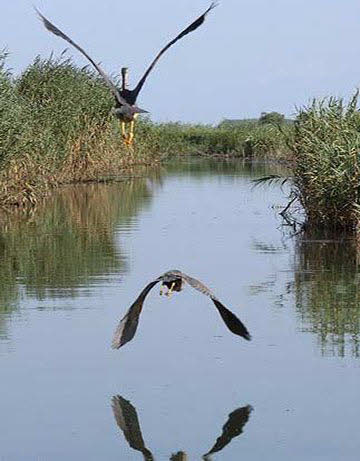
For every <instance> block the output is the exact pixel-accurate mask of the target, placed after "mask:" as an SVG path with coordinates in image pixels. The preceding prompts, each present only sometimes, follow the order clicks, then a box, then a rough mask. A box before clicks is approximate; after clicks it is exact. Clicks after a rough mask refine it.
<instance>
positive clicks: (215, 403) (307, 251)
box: [0, 161, 360, 461]
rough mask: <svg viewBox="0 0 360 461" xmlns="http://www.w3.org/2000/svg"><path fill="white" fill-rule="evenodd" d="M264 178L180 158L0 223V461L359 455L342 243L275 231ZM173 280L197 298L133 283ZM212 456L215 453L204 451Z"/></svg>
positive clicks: (276, 192)
mask: <svg viewBox="0 0 360 461" xmlns="http://www.w3.org/2000/svg"><path fill="white" fill-rule="evenodd" d="M272 171H273V170H271V168H270V167H265V166H252V165H249V164H247V165H242V164H240V163H233V162H214V161H212V162H205V161H203V162H190V163H187V164H180V165H179V164H177V165H170V166H169V167H167V168H162V169H159V170H154V171H151V172H145V173H144V172H141V173H140V174H139V177H138V178H137V179H134V180H127V181H124V182H118V183H113V184H110V185H89V186H81V187H68V188H65V189H63V190H62V191H61V193H59V194H57V195H56V196H54V197H52V198H51V199H49V200H48V201H47V203H46V207H44V208H43V209H39V210H37V211H36V213H34V214H33V215H29V216H27V217H24V216H4V215H3V216H1V218H0V257H1V265H0V370H1V372H0V373H1V375H0V382H1V392H0V424H1V427H0V459H1V460H9V461H11V460H16V461H22V460H26V461H32V460H34V461H35V460H46V461H48V460H49V461H56V460H68V461H69V460H76V461H78V460H83V459H84V460H85V459H86V460H88V461H89V460H94V461H95V460H109V461H110V460H142V459H145V460H153V459H156V460H169V459H172V460H178V461H180V460H201V459H204V460H205V459H206V460H226V461H229V460H230V461H232V460H240V459H241V460H245V459H246V460H277V461H282V460H284V461H285V460H286V461H288V460H289V459H291V460H299V461H300V460H301V461H303V460H306V461H310V460H326V461H332V460H339V461H343V460H347V461H352V460H357V459H358V456H359V450H360V437H359V430H358V423H359V417H360V399H359V389H360V360H359V355H360V351H359V331H360V295H359V282H360V275H359V272H358V271H357V254H356V248H355V245H354V244H353V243H352V242H351V241H345V242H342V241H329V240H325V239H319V240H312V241H308V240H306V239H305V238H304V237H300V236H297V237H294V238H289V237H288V236H287V235H286V234H284V232H283V231H282V229H281V228H280V225H281V221H280V220H279V218H278V216H277V213H276V211H277V210H278V209H279V207H281V206H284V205H285V204H286V199H285V198H284V195H283V192H282V191H281V190H280V189H279V188H276V187H275V188H271V189H268V188H261V187H260V188H259V187H257V188H253V186H252V183H251V180H252V179H253V178H256V177H259V176H262V175H265V174H268V173H270V172H272ZM168 269H181V270H183V271H184V272H187V273H188V274H190V275H193V276H195V277H198V278H199V279H200V280H202V281H204V282H205V283H206V284H209V285H210V286H211V287H212V288H213V290H214V291H215V293H216V294H217V296H218V297H219V298H220V299H221V300H222V301H223V303H224V304H225V305H227V306H228V307H229V308H230V309H232V310H233V311H234V312H236V313H237V315H238V316H239V317H240V318H241V319H242V321H243V322H244V323H245V325H246V326H247V328H248V329H249V331H250V333H251V334H252V336H253V341H251V342H247V341H244V340H243V339H241V338H239V337H237V336H234V335H232V334H231V333H230V332H229V331H227V330H226V328H225V326H224V324H223V323H222V322H221V320H220V317H219V315H218V313H217V312H216V310H215V309H214V306H213V304H212V303H211V301H210V300H209V299H207V298H206V297H204V296H202V295H201V294H199V293H197V292H195V291H193V290H192V289H191V288H190V287H187V288H186V289H185V290H184V291H183V292H181V293H178V294H175V295H174V296H173V297H172V298H171V299H167V298H166V297H160V296H159V290H158V287H155V288H154V289H153V291H152V292H151V293H150V295H149V296H148V299H147V301H146V303H145V308H144V311H143V314H142V318H141V321H140V326H139V329H138V332H137V335H136V336H135V338H134V340H133V341H132V342H130V343H129V344H127V345H126V346H124V347H123V348H122V349H120V350H118V351H113V350H111V349H110V342H111V337H112V333H113V330H114V328H115V325H116V322H117V321H118V319H119V318H120V317H121V316H122V315H123V313H124V311H125V310H126V309H127V307H128V306H129V305H130V304H131V303H132V302H133V300H134V299H135V297H136V296H137V295H138V293H139V292H140V291H141V289H142V288H143V287H144V285H145V284H147V283H148V282H149V281H151V280H153V279H154V278H156V277H157V276H158V275H160V274H161V273H163V272H165V271H166V270H168ZM209 452H212V454H209Z"/></svg>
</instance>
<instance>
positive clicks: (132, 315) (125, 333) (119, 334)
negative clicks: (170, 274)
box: [111, 279, 160, 349]
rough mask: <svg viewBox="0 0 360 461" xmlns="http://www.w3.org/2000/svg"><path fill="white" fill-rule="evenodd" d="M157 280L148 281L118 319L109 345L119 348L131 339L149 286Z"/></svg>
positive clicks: (153, 284)
mask: <svg viewBox="0 0 360 461" xmlns="http://www.w3.org/2000/svg"><path fill="white" fill-rule="evenodd" d="M159 281H160V279H156V280H154V281H153V282H150V283H149V284H148V285H147V286H146V287H145V288H144V289H143V291H142V292H141V293H140V295H139V296H138V298H137V299H136V300H135V302H134V303H133V304H132V305H131V306H130V308H129V309H128V311H127V312H126V314H125V315H124V317H123V318H122V319H121V320H120V323H119V325H118V326H117V328H116V330H115V333H114V337H113V340H112V343H111V347H112V348H113V349H119V348H120V347H121V346H123V345H124V344H126V343H127V342H129V341H131V340H132V339H133V337H134V336H135V333H136V329H137V327H138V323H139V318H140V314H141V310H142V308H143V304H144V301H145V298H146V296H147V295H148V293H149V291H150V290H151V288H152V287H153V286H155V285H156V284H157V283H158V282H159Z"/></svg>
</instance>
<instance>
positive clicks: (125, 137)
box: [120, 122, 127, 140]
mask: <svg viewBox="0 0 360 461" xmlns="http://www.w3.org/2000/svg"><path fill="white" fill-rule="evenodd" d="M120 123H121V136H122V137H123V139H124V140H126V139H127V136H126V129H125V122H120Z"/></svg>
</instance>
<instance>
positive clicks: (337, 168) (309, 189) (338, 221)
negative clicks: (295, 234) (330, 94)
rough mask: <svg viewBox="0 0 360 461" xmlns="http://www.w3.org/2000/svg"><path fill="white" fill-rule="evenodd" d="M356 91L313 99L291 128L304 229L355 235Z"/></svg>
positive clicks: (358, 211)
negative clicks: (349, 96) (345, 95)
mask: <svg viewBox="0 0 360 461" xmlns="http://www.w3.org/2000/svg"><path fill="white" fill-rule="evenodd" d="M358 96H359V94H358V92H356V93H355V95H354V96H353V97H352V99H351V100H350V101H349V102H347V103H346V102H344V100H343V99H341V98H329V99H325V100H320V101H319V100H314V101H313V102H312V104H310V105H309V106H308V107H304V108H302V109H301V110H300V111H299V113H298V116H297V119H296V122H295V124H294V132H293V135H292V137H291V138H289V139H290V142H289V146H290V148H291V151H292V169H293V178H292V181H293V187H294V193H295V194H296V196H297V197H298V199H299V201H300V202H301V205H302V206H303V209H304V211H305V213H306V221H307V225H308V227H311V228H316V229H318V230H319V229H325V230H333V231H355V230H357V229H358V227H359V218H360V113H359V110H358Z"/></svg>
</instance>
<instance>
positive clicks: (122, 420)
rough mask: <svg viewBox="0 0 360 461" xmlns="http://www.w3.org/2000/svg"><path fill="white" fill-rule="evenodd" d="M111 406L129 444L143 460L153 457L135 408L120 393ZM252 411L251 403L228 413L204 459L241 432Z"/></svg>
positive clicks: (182, 460)
mask: <svg viewBox="0 0 360 461" xmlns="http://www.w3.org/2000/svg"><path fill="white" fill-rule="evenodd" d="M111 406H112V410H113V414H114V418H115V421H116V424H117V425H118V427H119V429H120V430H121V432H122V433H123V434H124V437H125V439H126V441H127V442H128V444H129V446H130V447H131V448H132V449H133V450H136V451H139V452H140V453H142V455H143V457H144V460H145V461H153V460H154V459H155V457H154V455H153V454H152V452H151V451H150V450H149V449H148V448H147V446H146V445H145V442H144V438H143V436H142V432H141V426H140V422H139V418H138V415H137V411H136V408H135V407H134V406H133V405H132V404H131V403H130V402H129V401H128V400H126V399H125V398H124V397H122V396H121V395H115V396H113V397H112V399H111ZM252 411H253V408H252V406H251V405H246V406H244V407H241V408H237V409H236V410H234V411H232V412H231V413H230V414H229V415H228V419H227V421H226V423H225V424H224V426H223V428H222V433H221V435H220V436H219V437H218V438H217V439H216V442H215V443H214V445H213V447H212V448H211V449H210V450H209V451H208V452H207V453H205V454H204V455H203V456H202V459H203V460H204V461H211V455H212V454H214V453H218V452H220V451H221V450H223V449H224V448H225V447H226V446H227V445H229V444H230V442H231V441H232V440H233V439H234V438H235V437H238V436H239V435H240V434H242V432H243V429H244V427H245V425H246V423H247V422H248V420H249V418H250V414H251V412H252ZM169 459H170V461H186V460H187V459H188V458H187V454H186V452H184V451H179V452H177V453H173V454H172V455H171V456H170V458H169Z"/></svg>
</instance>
